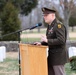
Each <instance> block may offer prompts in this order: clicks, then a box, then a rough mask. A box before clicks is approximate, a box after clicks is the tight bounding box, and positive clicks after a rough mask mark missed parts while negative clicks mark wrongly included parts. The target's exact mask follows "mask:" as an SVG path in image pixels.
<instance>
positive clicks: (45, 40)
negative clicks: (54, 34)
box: [41, 35, 47, 43]
mask: <svg viewBox="0 0 76 75" xmlns="http://www.w3.org/2000/svg"><path fill="white" fill-rule="evenodd" d="M41 41H43V42H46V43H47V38H46V36H43V35H42V38H41Z"/></svg>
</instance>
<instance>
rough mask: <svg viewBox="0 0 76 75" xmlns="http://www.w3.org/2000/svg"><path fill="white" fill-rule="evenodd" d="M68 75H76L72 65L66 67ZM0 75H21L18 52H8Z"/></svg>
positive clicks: (0, 69)
mask: <svg viewBox="0 0 76 75" xmlns="http://www.w3.org/2000/svg"><path fill="white" fill-rule="evenodd" d="M65 68H66V75H76V72H75V71H72V70H71V69H70V64H69V63H68V64H66V65H65ZM0 75H19V66H18V52H8V53H7V58H6V59H5V60H4V62H0Z"/></svg>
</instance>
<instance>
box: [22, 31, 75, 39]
mask: <svg viewBox="0 0 76 75" xmlns="http://www.w3.org/2000/svg"><path fill="white" fill-rule="evenodd" d="M41 35H45V34H42V33H39V34H36V33H35V34H22V35H21V38H41ZM69 37H70V38H76V32H70V33H69Z"/></svg>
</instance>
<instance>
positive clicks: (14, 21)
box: [1, 2, 20, 41]
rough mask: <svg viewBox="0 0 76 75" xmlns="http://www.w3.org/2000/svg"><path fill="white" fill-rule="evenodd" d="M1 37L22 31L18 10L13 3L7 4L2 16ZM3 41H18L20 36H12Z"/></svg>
mask: <svg viewBox="0 0 76 75" xmlns="http://www.w3.org/2000/svg"><path fill="white" fill-rule="evenodd" d="M1 21H2V24H1V31H2V33H1V35H2V36H3V35H6V34H9V33H12V32H15V31H17V30H19V29H20V20H19V18H18V10H17V9H16V8H15V6H14V5H13V4H12V3H11V2H7V3H6V5H5V7H4V9H3V15H2V16H1ZM2 40H3V41H10V40H11V41H13V40H14V41H17V40H18V34H12V35H9V36H5V37H3V38H2Z"/></svg>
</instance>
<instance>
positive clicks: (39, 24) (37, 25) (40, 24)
mask: <svg viewBox="0 0 76 75" xmlns="http://www.w3.org/2000/svg"><path fill="white" fill-rule="evenodd" d="M39 26H42V23H38V24H36V25H35V26H33V27H31V28H30V30H32V29H34V28H36V27H39Z"/></svg>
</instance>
